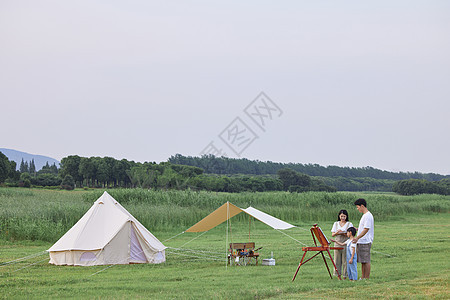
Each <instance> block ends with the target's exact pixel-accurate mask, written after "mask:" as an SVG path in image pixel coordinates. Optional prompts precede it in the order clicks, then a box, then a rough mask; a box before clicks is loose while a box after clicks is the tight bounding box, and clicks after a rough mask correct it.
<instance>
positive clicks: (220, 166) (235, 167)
mask: <svg viewBox="0 0 450 300" xmlns="http://www.w3.org/2000/svg"><path fill="white" fill-rule="evenodd" d="M168 161H169V162H171V163H173V164H179V165H188V166H194V167H198V168H202V169H203V170H205V173H211V174H228V175H231V174H248V175H268V174H272V175H273V174H277V172H278V170H280V169H285V168H289V169H292V170H294V171H297V172H299V173H303V174H306V175H309V176H320V177H344V178H374V179H390V180H404V179H424V180H429V181H438V180H441V179H443V178H448V177H449V176H444V175H440V174H435V173H426V174H424V173H420V172H413V173H412V172H390V171H384V170H380V169H375V168H373V167H359V168H355V167H338V166H327V167H324V166H321V165H318V164H301V163H278V162H272V161H265V162H263V161H259V160H249V159H246V158H228V157H216V156H214V155H203V156H201V157H193V156H183V155H181V154H176V155H173V156H171V157H170V158H169V159H168Z"/></svg>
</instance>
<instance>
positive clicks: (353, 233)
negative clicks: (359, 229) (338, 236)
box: [347, 227, 356, 236]
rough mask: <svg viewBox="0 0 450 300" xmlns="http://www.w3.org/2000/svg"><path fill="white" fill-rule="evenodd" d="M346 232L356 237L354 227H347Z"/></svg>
mask: <svg viewBox="0 0 450 300" xmlns="http://www.w3.org/2000/svg"><path fill="white" fill-rule="evenodd" d="M347 231H350V232H351V233H352V236H356V228H355V227H349V228H348V229H347Z"/></svg>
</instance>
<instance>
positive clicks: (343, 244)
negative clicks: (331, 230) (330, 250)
mask: <svg viewBox="0 0 450 300" xmlns="http://www.w3.org/2000/svg"><path fill="white" fill-rule="evenodd" d="M331 241H332V242H335V243H336V244H338V245H340V246H345V243H341V242H338V241H336V240H331Z"/></svg>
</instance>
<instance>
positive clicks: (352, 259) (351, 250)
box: [331, 227, 358, 280]
mask: <svg viewBox="0 0 450 300" xmlns="http://www.w3.org/2000/svg"><path fill="white" fill-rule="evenodd" d="M355 236H356V228H355V227H349V228H348V229H347V237H348V238H349V239H348V240H347V241H345V243H341V242H338V241H335V240H331V241H333V242H335V243H336V244H338V245H340V246H346V247H347V273H348V279H350V280H358V270H357V267H356V260H357V259H356V243H352V240H353V238H354V237H355Z"/></svg>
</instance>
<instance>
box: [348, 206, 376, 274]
mask: <svg viewBox="0 0 450 300" xmlns="http://www.w3.org/2000/svg"><path fill="white" fill-rule="evenodd" d="M355 205H356V209H357V210H358V211H359V212H360V213H362V214H363V215H362V217H361V220H360V221H359V226H358V235H357V236H356V237H355V238H354V239H353V243H357V247H356V255H357V257H358V262H359V263H361V279H368V278H369V276H370V248H371V247H372V242H373V233H374V221H373V216H372V214H371V213H370V211H369V210H368V209H367V203H366V200H364V199H358V200H356V201H355Z"/></svg>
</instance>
